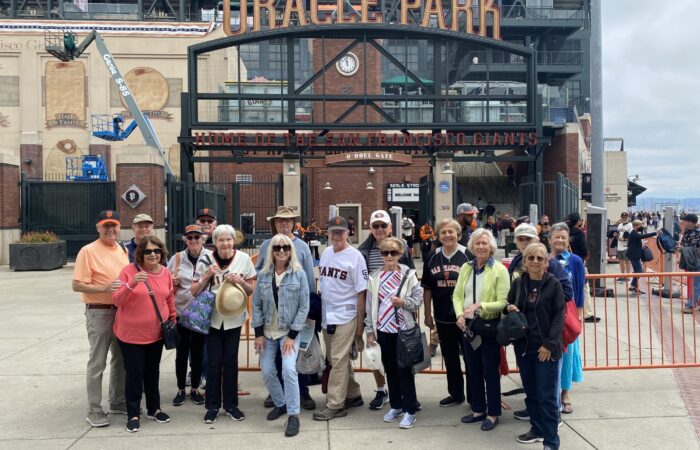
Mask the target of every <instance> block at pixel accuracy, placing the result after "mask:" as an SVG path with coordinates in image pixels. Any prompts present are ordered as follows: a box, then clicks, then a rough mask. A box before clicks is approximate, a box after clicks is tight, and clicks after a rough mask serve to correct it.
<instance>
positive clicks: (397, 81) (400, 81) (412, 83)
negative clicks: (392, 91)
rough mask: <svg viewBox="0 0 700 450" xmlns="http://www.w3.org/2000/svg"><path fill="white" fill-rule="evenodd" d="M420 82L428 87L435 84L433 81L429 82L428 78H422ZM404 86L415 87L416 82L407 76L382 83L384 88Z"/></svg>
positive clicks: (399, 76) (400, 76)
mask: <svg viewBox="0 0 700 450" xmlns="http://www.w3.org/2000/svg"><path fill="white" fill-rule="evenodd" d="M420 81H421V82H422V83H423V84H426V85H431V84H433V80H428V79H426V78H420ZM403 85H409V86H415V85H416V82H415V80H413V79H412V78H410V77H408V76H406V75H396V76H395V77H391V78H389V79H388V80H384V81H382V86H403Z"/></svg>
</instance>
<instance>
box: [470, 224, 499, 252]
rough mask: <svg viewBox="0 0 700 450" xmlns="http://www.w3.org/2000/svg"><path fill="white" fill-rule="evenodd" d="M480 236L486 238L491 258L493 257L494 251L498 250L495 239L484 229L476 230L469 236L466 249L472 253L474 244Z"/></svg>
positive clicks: (489, 231)
mask: <svg viewBox="0 0 700 450" xmlns="http://www.w3.org/2000/svg"><path fill="white" fill-rule="evenodd" d="M481 236H486V237H488V239H489V246H490V247H491V256H493V255H495V254H496V250H497V249H498V244H497V243H496V239H495V238H494V237H493V233H491V230H487V229H485V228H477V229H476V230H474V231H472V234H471V236H469V242H467V248H468V249H469V251H470V252H472V253H474V242H475V241H476V240H477V239H479V238H480V237H481Z"/></svg>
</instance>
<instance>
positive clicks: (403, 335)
mask: <svg viewBox="0 0 700 450" xmlns="http://www.w3.org/2000/svg"><path fill="white" fill-rule="evenodd" d="M412 273H413V272H412V271H411V270H409V271H407V272H406V273H405V274H404V276H403V279H402V280H401V283H400V284H399V289H398V290H397V291H396V292H397V295H400V294H401V289H402V288H403V285H404V284H405V283H406V280H407V279H408V277H409V276H410V275H411V274H412ZM398 310H399V308H398V307H396V306H395V307H394V318H395V319H396V325H397V326H398V325H399V314H398ZM423 341H425V342H426V344H427V340H426V338H425V334H423V333H421V331H420V326H418V323H415V325H414V326H413V328H411V329H410V330H401V329H399V332H398V342H397V345H396V361H397V363H398V365H399V367H400V368H402V369H404V368H406V367H413V366H415V365H417V364H422V363H423V360H424V359H425V352H424V351H423V348H424V346H423ZM428 354H430V353H428Z"/></svg>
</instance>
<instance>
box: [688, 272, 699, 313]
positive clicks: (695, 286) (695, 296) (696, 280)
mask: <svg viewBox="0 0 700 450" xmlns="http://www.w3.org/2000/svg"><path fill="white" fill-rule="evenodd" d="M691 278H692V279H693V292H692V294H691V293H689V294H688V303H686V305H685V306H686V308H692V307H693V306H697V305H698V304H699V303H700V277H691ZM693 299H694V300H695V301H693Z"/></svg>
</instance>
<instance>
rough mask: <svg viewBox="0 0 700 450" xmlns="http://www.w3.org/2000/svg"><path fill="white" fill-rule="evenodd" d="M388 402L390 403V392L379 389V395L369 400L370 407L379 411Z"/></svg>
mask: <svg viewBox="0 0 700 450" xmlns="http://www.w3.org/2000/svg"><path fill="white" fill-rule="evenodd" d="M387 403H389V394H388V393H387V392H386V391H377V395H375V396H374V399H373V400H372V401H371V402H369V409H373V410H375V411H377V410H380V409H382V408H384V405H386V404H387Z"/></svg>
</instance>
